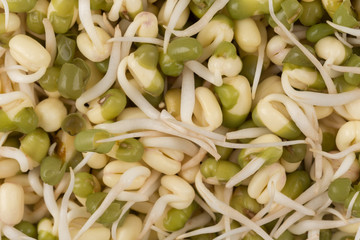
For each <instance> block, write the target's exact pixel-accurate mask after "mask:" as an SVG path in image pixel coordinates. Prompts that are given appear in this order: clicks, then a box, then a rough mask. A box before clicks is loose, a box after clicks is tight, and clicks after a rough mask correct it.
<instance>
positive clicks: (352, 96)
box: [281, 72, 360, 107]
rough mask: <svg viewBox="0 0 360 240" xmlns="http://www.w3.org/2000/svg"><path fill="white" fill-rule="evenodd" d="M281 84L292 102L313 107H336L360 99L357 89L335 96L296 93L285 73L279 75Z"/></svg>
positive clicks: (305, 92) (304, 92)
mask: <svg viewBox="0 0 360 240" xmlns="http://www.w3.org/2000/svg"><path fill="white" fill-rule="evenodd" d="M281 83H282V86H283V89H284V91H285V93H286V94H287V95H288V96H289V97H290V98H292V99H293V100H294V101H297V102H302V103H307V104H310V105H315V106H324V107H337V106H341V105H345V104H347V103H350V102H352V101H355V100H357V99H358V98H359V97H360V89H358V88H357V89H355V90H351V91H348V92H342V93H337V94H336V93H335V94H332V93H320V92H308V91H301V92H300V91H296V90H295V89H293V88H292V86H291V85H290V82H289V78H288V75H287V74H286V72H285V73H283V74H282V75H281Z"/></svg>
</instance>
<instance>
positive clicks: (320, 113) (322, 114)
mask: <svg viewBox="0 0 360 240" xmlns="http://www.w3.org/2000/svg"><path fill="white" fill-rule="evenodd" d="M314 109H315V113H316V118H317V119H319V120H320V119H323V118H326V117H328V116H330V115H331V114H332V113H333V112H334V109H333V108H332V107H322V106H314Z"/></svg>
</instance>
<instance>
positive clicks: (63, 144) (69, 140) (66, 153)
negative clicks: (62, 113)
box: [55, 130, 77, 162]
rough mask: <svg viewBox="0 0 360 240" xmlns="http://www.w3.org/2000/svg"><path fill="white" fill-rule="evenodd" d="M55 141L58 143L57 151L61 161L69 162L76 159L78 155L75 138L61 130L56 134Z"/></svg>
mask: <svg viewBox="0 0 360 240" xmlns="http://www.w3.org/2000/svg"><path fill="white" fill-rule="evenodd" d="M55 141H56V143H57V145H56V149H55V151H56V153H57V154H58V155H59V157H60V158H61V159H63V160H64V161H65V162H68V161H70V159H72V158H73V157H75V155H76V153H77V151H76V149H75V145H74V141H75V136H71V135H70V134H68V133H66V132H65V131H63V130H60V131H58V133H57V134H56V137H55Z"/></svg>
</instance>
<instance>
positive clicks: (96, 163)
mask: <svg viewBox="0 0 360 240" xmlns="http://www.w3.org/2000/svg"><path fill="white" fill-rule="evenodd" d="M86 154H88V153H85V154H83V155H84V156H86ZM108 161H109V158H108V156H106V155H105V154H100V153H94V155H93V156H92V157H91V158H90V159H89V161H88V162H87V165H88V166H89V167H91V168H93V169H101V168H103V167H105V166H106V164H107V163H108Z"/></svg>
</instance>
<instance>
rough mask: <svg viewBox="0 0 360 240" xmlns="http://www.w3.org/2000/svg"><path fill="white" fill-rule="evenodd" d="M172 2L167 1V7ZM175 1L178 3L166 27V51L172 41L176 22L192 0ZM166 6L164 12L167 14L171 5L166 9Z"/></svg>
mask: <svg viewBox="0 0 360 240" xmlns="http://www.w3.org/2000/svg"><path fill="white" fill-rule="evenodd" d="M170 2H171V1H167V3H168V4H166V8H167V7H168V5H171V4H170ZM174 2H177V4H176V6H175V7H174V8H173V11H172V13H171V17H170V20H169V23H168V25H167V27H166V29H165V34H164V49H163V51H164V53H166V51H167V47H168V45H169V42H170V37H171V32H172V31H173V30H174V28H175V26H176V23H177V22H178V20H179V18H180V16H181V14H182V13H183V11H184V10H185V9H186V8H187V6H188V5H189V3H190V0H180V1H174ZM166 8H165V12H164V15H165V16H166V15H169V14H168V13H167V12H166V11H168V10H170V6H169V7H168V9H166Z"/></svg>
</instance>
